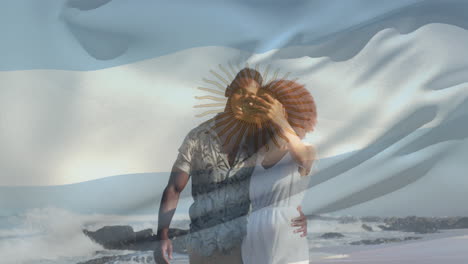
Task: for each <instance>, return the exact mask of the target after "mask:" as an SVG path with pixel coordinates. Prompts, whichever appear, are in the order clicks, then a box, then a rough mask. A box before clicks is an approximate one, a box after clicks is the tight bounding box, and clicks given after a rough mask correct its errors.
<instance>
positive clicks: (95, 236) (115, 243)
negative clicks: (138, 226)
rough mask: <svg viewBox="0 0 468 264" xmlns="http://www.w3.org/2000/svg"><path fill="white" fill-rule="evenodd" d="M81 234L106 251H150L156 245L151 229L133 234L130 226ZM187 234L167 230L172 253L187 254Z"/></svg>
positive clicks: (104, 228) (173, 229)
mask: <svg viewBox="0 0 468 264" xmlns="http://www.w3.org/2000/svg"><path fill="white" fill-rule="evenodd" d="M83 233H84V234H85V235H87V236H88V237H90V238H91V240H93V241H95V242H96V243H98V244H100V245H102V246H103V247H104V248H106V249H120V250H124V249H126V250H136V251H152V250H154V249H155V248H156V246H157V243H158V239H157V237H156V235H155V234H154V233H153V230H152V229H145V230H141V231H138V232H134V231H133V228H132V227H131V226H105V227H103V228H101V229H98V230H96V231H94V232H93V231H88V230H83ZM188 233H189V231H188V230H184V229H178V228H170V229H169V238H170V239H171V240H172V246H173V250H174V252H177V253H186V252H187V242H186V238H187V235H188Z"/></svg>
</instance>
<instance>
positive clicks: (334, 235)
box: [320, 232, 344, 239]
mask: <svg viewBox="0 0 468 264" xmlns="http://www.w3.org/2000/svg"><path fill="white" fill-rule="evenodd" d="M342 237H344V235H343V234H341V233H336V232H328V233H324V234H323V235H321V236H320V238H323V239H335V238H342Z"/></svg>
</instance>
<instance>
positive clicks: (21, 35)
mask: <svg viewBox="0 0 468 264" xmlns="http://www.w3.org/2000/svg"><path fill="white" fill-rule="evenodd" d="M1 5H2V8H1V9H0V13H1V16H0V22H1V23H0V28H1V33H2V41H0V54H1V56H0V57H1V60H0V117H1V118H0V146H1V148H0V173H1V174H0V208H1V211H0V256H1V261H0V262H2V263H79V262H83V263H85V262H86V261H90V260H92V259H100V260H101V261H102V262H101V263H106V262H105V261H115V260H116V259H115V258H114V259H111V257H110V256H120V257H117V260H120V261H122V262H124V261H127V262H131V261H135V259H140V258H141V259H142V260H141V261H146V262H147V263H151V261H152V259H151V257H150V255H151V254H149V253H128V252H123V253H122V252H120V251H119V252H117V251H112V250H110V249H108V247H106V246H103V245H102V244H101V245H100V244H99V243H96V241H92V240H91V239H90V238H89V236H87V235H86V234H84V233H83V230H91V231H96V230H98V229H99V228H101V227H103V226H112V225H129V226H131V227H132V228H133V229H134V231H139V230H144V229H145V228H152V229H153V230H155V229H156V225H157V223H156V222H157V212H158V206H159V201H160V199H161V195H162V192H163V189H164V187H165V186H166V183H167V181H168V178H169V174H170V171H171V166H172V164H173V163H174V161H175V159H176V157H177V154H178V148H179V146H180V145H181V144H182V142H183V140H184V137H185V136H186V135H187V133H188V132H189V131H190V130H191V129H192V128H194V127H196V126H197V125H199V124H200V123H202V122H204V121H206V120H208V119H210V118H212V117H213V116H214V113H215V112H217V111H221V110H222V109H223V108H224V105H225V103H226V99H225V97H224V89H225V87H226V84H228V83H230V82H231V81H232V78H233V76H235V74H236V73H237V72H238V71H239V70H241V69H242V68H244V67H245V66H248V67H250V68H255V69H256V70H258V71H259V72H260V73H262V75H263V77H264V78H265V79H266V80H275V78H281V77H282V78H284V77H287V78H289V79H294V80H297V81H298V82H299V83H301V84H302V85H304V87H305V88H306V89H307V90H308V91H309V92H310V93H311V94H312V95H313V97H314V100H315V104H316V107H317V124H316V126H315V129H314V131H313V132H312V133H310V134H308V135H307V137H306V138H305V139H304V141H305V142H308V143H310V144H312V145H314V146H315V147H316V149H317V153H318V157H317V158H318V159H317V161H316V163H315V164H314V167H313V171H312V174H311V176H310V177H311V178H310V184H309V186H308V190H307V193H306V198H305V199H304V202H303V205H302V208H303V210H304V213H305V214H306V215H309V216H310V217H311V220H310V221H309V237H308V238H309V241H310V244H311V245H312V246H311V256H312V257H311V258H312V259H311V261H312V262H313V263H322V262H323V263H341V262H339V261H341V260H343V258H344V259H346V261H348V262H349V263H362V261H364V260H366V261H370V262H372V263H390V262H384V260H381V259H378V257H376V256H377V255H379V254H383V255H384V256H385V254H387V255H391V254H392V253H391V250H388V249H386V248H385V247H382V248H380V249H378V250H377V251H376V252H375V254H373V251H368V252H367V253H364V254H363V253H356V254H354V252H355V251H356V250H357V249H356V248H355V247H354V248H353V246H349V243H353V242H356V241H355V240H360V239H361V238H363V237H364V238H368V239H370V240H372V239H375V238H378V237H379V236H385V234H387V233H378V232H377V233H374V234H371V235H370V232H367V233H366V232H365V230H363V229H362V228H361V227H362V226H363V225H366V227H369V226H370V227H372V229H373V230H374V231H381V232H385V231H382V230H384V229H383V228H382V227H380V228H379V227H378V226H379V225H380V224H386V225H387V227H388V225H390V227H391V224H389V223H390V222H389V220H388V219H390V218H389V217H395V219H396V217H399V219H400V218H401V219H406V220H408V219H407V218H402V217H406V216H418V217H438V218H437V219H438V220H437V219H436V220H437V221H443V220H440V219H444V218H441V217H449V220H447V219H446V220H444V221H448V222H450V221H452V222H454V223H455V222H456V223H458V224H457V225H456V226H454V225H452V226H451V227H453V228H455V227H457V228H462V227H466V228H468V222H467V223H466V226H465V225H463V224H462V222H460V221H463V219H464V218H460V217H463V216H468V207H466V206H465V205H464V204H465V203H466V198H467V193H468V179H467V177H466V171H467V169H468V165H467V163H466V157H468V140H467V137H468V85H467V81H468V56H467V51H466V47H467V45H468V31H467V30H468V15H467V14H468V2H467V1H464V0H447V1H437V0H433V1H431V0H426V1H424V0H398V1H371V0H353V1H337V0H332V1H330V0H329V1H295V0H294V1H276V0H274V1H260V0H257V1H214V0H213V1H212V0H206V1H205V0H203V1H172V2H164V1H147V0H142V1H123V0H99V1H98V0H61V1H57V0H54V1H52V0H43V1H34V0H15V1H5V2H3V3H1ZM191 202H192V198H191V195H190V188H186V190H184V192H183V194H182V197H181V200H180V201H179V205H178V209H177V211H176V216H175V219H176V220H177V221H176V222H175V225H176V227H180V228H182V229H183V228H186V227H187V223H188V208H189V206H190V204H191ZM343 216H352V217H354V218H353V219H354V220H352V221H351V220H350V222H346V221H345V220H343V219H344V218H343ZM369 216H375V217H376V219H377V220H375V221H374V222H372V221H371V222H365V221H364V220H362V219H361V218H359V217H369ZM327 219H328V220H327ZM337 219H338V220H337ZM340 219H341V220H340ZM345 219H347V218H345ZM421 219H424V221H432V220H428V219H429V218H421ZM450 219H451V220H450ZM406 220H405V221H406ZM436 220H434V219H433V221H436ZM395 221H396V220H395ZM421 221H423V220H421ZM431 223H432V222H431ZM178 225H179V226H178ZM332 225H333V226H332ZM437 227H438V228H440V226H437ZM355 229H359V231H355ZM337 230H338V232H342V233H345V240H336V241H335V242H336V244H333V245H332V244H330V243H332V242H330V240H323V239H322V238H320V235H321V234H322V233H326V232H328V231H337ZM353 230H354V231H353ZM394 231H395V230H394ZM399 231H401V230H396V231H395V232H399ZM407 231H408V230H407ZM458 232H459V233H456V232H455V233H450V236H449V235H446V236H444V238H440V237H442V235H440V237H439V238H440V240H437V241H439V242H437V241H436V240H434V241H432V240H431V241H426V240H424V239H425V238H426V237H423V238H421V239H423V240H424V241H422V242H421V241H415V242H414V243H413V244H410V245H408V246H407V247H405V246H404V245H399V246H398V247H399V250H400V251H401V256H402V257H401V259H400V260H398V261H399V262H398V261H397V262H398V263H410V261H409V259H411V258H412V257H414V256H416V258H418V259H420V261H421V262H420V263H432V262H425V261H424V260H425V258H427V259H431V260H433V261H435V262H434V263H439V262H441V261H444V262H445V263H463V262H462V261H461V260H463V259H465V260H466V259H467V258H468V255H466V253H465V255H463V254H462V253H461V252H462V251H460V250H459V251H456V249H457V248H459V247H460V248H463V246H466V245H467V242H466V241H467V240H466V234H467V231H463V230H459V231H458ZM348 233H350V234H348ZM363 234H364V235H363ZM392 234H393V233H392ZM402 234H403V233H398V235H399V238H398V239H401V240H406V239H405V238H406V237H408V236H405V235H402ZM443 234H448V233H443ZM458 234H464V235H465V237H462V238H460V239H458V240H457V239H455V238H452V237H453V236H456V235H458ZM368 236H370V237H368ZM321 239H322V240H323V241H324V242H323V241H322V240H321ZM317 241H322V242H323V243H322V242H320V243H319V242H317ZM327 241H328V242H327ZM327 243H329V244H327ZM333 243H334V242H333ZM343 243H344V244H346V245H347V247H348V248H346V249H345V250H343V252H340V251H336V250H333V249H332V248H333V246H336V245H343ZM417 243H420V244H417ZM418 245H419V248H420V247H424V246H428V247H431V248H432V247H433V248H434V250H435V248H437V250H439V252H438V253H436V252H437V251H434V252H433V254H434V255H430V256H423V255H418V254H419V253H417V250H416V249H414V248H418ZM105 248H106V249H105ZM450 250H455V251H456V252H455V253H453V255H452V256H454V257H453V258H450V257H449V256H448V254H449V253H447V252H452V251H450ZM341 253H343V254H341ZM393 254H394V253H393ZM427 254H431V252H428V253H427ZM405 256H406V258H405ZM106 257H108V258H109V259H108V260H106V259H105V258H106ZM427 259H426V260H427ZM41 261H42V262H41ZM176 261H178V262H177V263H188V259H187V256H186V255H185V254H183V253H180V254H178V255H177V257H176ZM343 261H344V260H343ZM352 261H355V262H352ZM360 261H361V262H360ZM451 261H452V262H451ZM348 262H347V263H348ZM89 263H91V262H89ZM109 263H111V262H109ZM143 263H144V262H143ZM392 263H396V262H392ZM411 263H419V262H416V260H415V261H414V262H411Z"/></svg>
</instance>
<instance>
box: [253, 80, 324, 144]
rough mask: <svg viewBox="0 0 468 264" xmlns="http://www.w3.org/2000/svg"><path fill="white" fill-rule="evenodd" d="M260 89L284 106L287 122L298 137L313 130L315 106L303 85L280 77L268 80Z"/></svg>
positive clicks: (315, 121) (315, 118) (315, 119)
mask: <svg viewBox="0 0 468 264" xmlns="http://www.w3.org/2000/svg"><path fill="white" fill-rule="evenodd" d="M262 89H264V92H266V93H269V94H270V95H271V96H273V98H275V99H277V100H278V101H280V103H281V104H282V105H283V106H284V108H285V110H286V115H287V119H288V122H289V124H290V125H291V127H292V128H293V129H294V131H295V132H296V134H297V135H298V136H299V137H300V138H304V137H305V135H306V133H308V132H311V131H313V130H314V128H315V125H316V124H317V107H316V105H315V101H314V98H313V97H312V95H311V94H310V92H309V91H308V90H307V89H306V88H305V87H304V85H302V84H300V83H298V82H296V81H291V80H283V79H280V80H274V81H272V82H269V83H268V84H266V85H264V86H262Z"/></svg>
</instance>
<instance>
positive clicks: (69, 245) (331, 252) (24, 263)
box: [0, 208, 450, 264]
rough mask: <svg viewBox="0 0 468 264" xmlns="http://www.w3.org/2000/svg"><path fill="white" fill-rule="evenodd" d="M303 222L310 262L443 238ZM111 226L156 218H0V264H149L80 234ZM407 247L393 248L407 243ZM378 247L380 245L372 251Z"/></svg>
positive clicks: (376, 222) (355, 223) (329, 219)
mask: <svg viewBox="0 0 468 264" xmlns="http://www.w3.org/2000/svg"><path fill="white" fill-rule="evenodd" d="M308 219H309V220H308V234H307V238H308V241H309V248H310V258H311V261H312V262H313V261H314V260H319V259H333V258H346V256H347V254H348V253H350V252H354V251H357V250H360V249H363V248H369V247H370V246H366V245H351V243H352V242H356V241H361V240H374V239H378V238H400V239H402V240H404V238H405V237H421V238H422V239H428V238H430V237H431V236H432V237H434V236H441V235H444V234H441V233H438V234H425V235H423V234H413V233H408V232H400V231H384V230H382V229H381V227H379V226H381V225H383V224H384V223H383V222H381V219H380V218H377V217H376V218H372V217H368V218H357V217H352V216H340V217H336V216H328V215H321V216H309V217H308ZM111 225H129V226H132V227H133V229H134V231H139V230H143V229H147V228H152V229H153V230H156V226H157V217H156V214H153V215H148V214H146V215H109V214H108V215H106V214H77V213H73V212H70V211H67V210H65V209H60V208H41V209H32V210H28V211H27V212H24V213H21V214H17V215H10V216H2V217H1V218H0V256H1V261H0V263H5V264H10V263H11V264H13V263H15V264H77V263H82V262H86V261H89V260H92V259H99V258H101V262H99V263H108V264H117V263H121V264H123V263H154V262H153V258H152V252H150V251H148V252H142V251H130V250H107V249H104V248H103V247H102V246H101V245H99V244H97V243H95V242H93V241H92V240H91V239H90V238H88V237H87V236H86V235H85V234H84V233H83V229H87V230H90V231H95V230H97V229H99V228H101V227H103V226H111ZM188 225H189V219H188V217H187V215H182V214H176V215H175V216H174V220H173V222H172V225H171V227H175V228H188ZM363 225H365V226H364V227H363ZM444 232H445V231H444ZM447 232H450V231H447ZM325 233H340V234H341V235H343V236H342V237H340V238H323V237H322V236H323V235H324V234H325ZM445 235H447V234H445ZM412 241H413V240H409V241H407V242H398V243H411V242H412ZM379 246H382V245H375V246H371V247H379ZM111 256H113V257H112V258H111ZM104 257H109V258H104ZM172 263H188V256H187V255H185V254H174V259H173V261H172Z"/></svg>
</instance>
